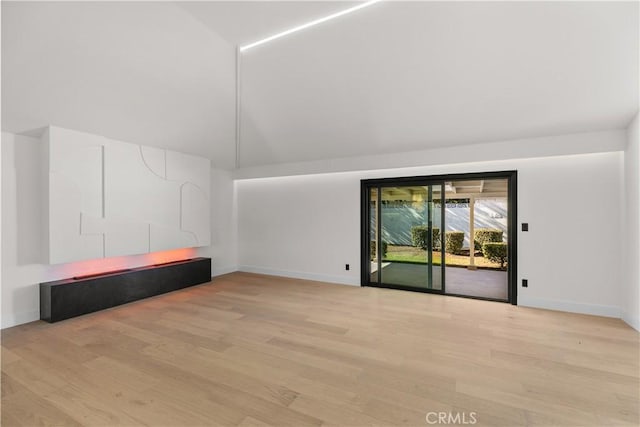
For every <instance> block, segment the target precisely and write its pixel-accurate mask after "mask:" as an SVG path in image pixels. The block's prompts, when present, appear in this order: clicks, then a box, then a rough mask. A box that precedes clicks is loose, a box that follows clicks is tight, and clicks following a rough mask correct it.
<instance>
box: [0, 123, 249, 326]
mask: <svg viewBox="0 0 640 427" xmlns="http://www.w3.org/2000/svg"><path fill="white" fill-rule="evenodd" d="M40 144H41V142H40V140H39V139H37V138H30V137H26V136H19V135H13V134H10V133H4V132H3V133H2V156H1V157H2V167H1V169H2V249H1V251H2V263H1V271H2V275H1V279H2V281H1V283H2V328H6V327H10V326H13V325H17V324H21V323H25V322H30V321H33V320H37V319H39V317H40V315H39V294H38V284H39V283H40V282H46V281H50V280H57V279H61V278H65V277H71V276H75V275H79V274H87V273H92V272H96V271H108V270H115V269H120V268H132V267H138V266H142V265H148V264H153V263H157V262H163V261H170V260H172V259H183V258H190V257H195V256H209V257H211V258H212V276H216V275H219V274H224V273H227V272H229V271H233V270H234V269H235V265H236V264H237V263H236V249H235V247H236V246H235V244H236V243H235V242H236V237H235V232H236V226H235V200H234V194H235V192H234V185H233V181H232V179H231V173H230V172H228V171H222V170H215V169H213V170H212V171H211V180H212V181H211V200H212V206H211V223H212V236H211V237H212V246H209V247H204V248H198V249H197V250H196V249H178V250H174V251H166V252H160V253H155V254H146V255H136V256H127V257H116V258H108V259H102V260H97V261H96V260H89V261H81V262H74V263H68V264H58V265H53V266H52V265H47V264H45V262H44V261H43V260H44V259H45V255H46V254H45V253H44V246H45V245H44V244H43V240H42V226H43V224H44V218H43V215H42V212H44V210H45V209H44V202H45V199H46V198H45V187H44V182H45V181H44V179H42V174H43V173H44V172H45V171H46V168H45V167H44V165H43V159H42V157H41V156H40V148H41V147H40Z"/></svg>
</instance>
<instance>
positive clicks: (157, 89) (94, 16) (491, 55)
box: [2, 1, 639, 167]
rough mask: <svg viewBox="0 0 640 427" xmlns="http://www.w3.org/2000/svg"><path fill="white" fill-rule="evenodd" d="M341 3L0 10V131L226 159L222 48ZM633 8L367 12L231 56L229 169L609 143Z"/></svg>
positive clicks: (474, 5) (632, 60) (631, 109)
mask: <svg viewBox="0 0 640 427" xmlns="http://www.w3.org/2000/svg"><path fill="white" fill-rule="evenodd" d="M352 4H354V3H347V2H290V1H287V2H179V3H176V4H172V3H155V2H142V3H130V2H117V3H111V4H107V3H88V2H73V3H52V2H44V3H19V4H15V3H10V2H2V109H3V111H2V128H3V130H7V131H11V132H24V131H28V130H30V129H34V128H38V127H42V126H45V125H47V124H54V125H58V126H64V127H69V128H73V129H78V130H84V131H87V132H93V133H98V134H103V135H106V136H109V137H112V138H117V139H122V140H125V141H130V142H138V143H143V144H148V145H154V146H160V147H167V148H172V149H178V150H180V151H185V152H190V153H194V154H201V155H206V156H208V157H210V158H212V159H213V161H214V164H216V165H218V166H221V167H232V166H233V162H234V156H235V154H234V153H235V147H234V135H235V134H234V129H235V115H234V114H235V98H234V95H235V94H234V91H235V81H234V78H235V69H234V67H235V63H234V49H235V45H236V44H245V43H248V42H252V41H255V40H257V39H260V38H263V37H265V36H268V35H272V34H274V33H277V32H279V31H282V30H284V29H287V28H290V27H292V26H295V25H299V24H301V23H304V22H307V21H309V20H312V19H316V18H318V17H321V16H324V15H326V14H329V13H333V12H335V11H338V10H342V9H344V8H346V7H349V6H351V5H352ZM638 28H639V27H638V3H637V2H627V3H614V2H533V3H525V2H490V3H484V2H406V3H405V2H402V3H400V2H381V3H378V4H375V5H373V6H371V7H369V8H366V9H363V10H360V11H358V12H355V13H353V14H350V15H348V16H343V17H340V18H338V19H336V20H334V21H331V22H327V23H324V24H321V25H319V26H316V27H313V28H310V29H307V30H304V31H302V32H300V33H296V34H293V35H290V36H287V37H285V38H282V39H279V40H277V41H274V42H272V43H269V44H265V45H262V46H259V47H256V48H255V49H252V50H250V51H248V52H246V53H244V54H243V74H242V89H243V90H242V107H243V109H242V123H243V127H242V144H241V165H242V166H254V165H261V164H268V163H280V162H290V161H302V160H317V159H328V158H334V157H345V156H356V155H362V154H379V153H387V152H398V151H409V150H416V149H426V148H430V147H437V146H444V145H456V144H458V145H459V144H471V143H477V142H486V141H495V140H505V139H511V138H524V137H532V136H540V135H552V134H563V133H572V132H584V131H590V130H602V129H615V128H618V129H619V128H623V127H625V126H626V125H627V123H628V122H629V121H630V119H631V118H632V115H633V114H634V113H635V112H636V111H637V110H638V73H639V70H638V49H639V45H638Z"/></svg>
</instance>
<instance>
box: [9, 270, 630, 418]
mask: <svg viewBox="0 0 640 427" xmlns="http://www.w3.org/2000/svg"><path fill="white" fill-rule="evenodd" d="M639 389H640V381H639V339H638V333H637V332H636V331H634V330H633V329H631V328H630V327H629V326H627V325H625V324H624V323H623V322H622V321H620V320H616V319H608V318H600V317H594V316H585V315H575V314H568V313H561V312H553V311H545V310H536V309H527V308H521V307H514V306H511V305H508V304H504V303H495V302H486V301H477V300H471V299H463V298H455V297H445V296H439V295H428V294H417V293H411V292H404V291H394V290H389V289H375V288H359V287H351V286H341V285H329V284H323V283H318V282H306V281H301V280H294V279H283V278H275V277H269V276H260V275H253V274H245V273H234V274H230V275H227V276H223V277H220V278H218V279H216V280H215V281H214V282H213V283H211V284H206V285H202V286H199V287H194V288H190V289H188V290H184V291H178V292H175V293H172V294H168V295H164V296H160V297H156V298H153V299H149V300H145V301H140V302H137V303H132V304H129V305H127V306H122V307H118V308H114V309H110V310H107V311H103V312H100V313H95V314H91V315H86V316H83V317H80V318H76V319H71V320H67V321H63V322H60V323H56V324H47V323H43V322H34V323H31V324H27V325H22V326H18V327H15V328H10V329H6V330H4V331H2V426H14V425H28V426H36V425H37V426H39V425H57V426H77V425H95V426H118V425H126V426H133V425H150V426H196V425H240V426H262V425H277V426H285V425H288V426H306V425H336V426H359V425H412V426H426V425H430V424H429V423H428V422H427V421H431V422H433V421H437V417H438V415H439V414H437V413H439V412H443V413H444V414H443V415H444V416H445V417H448V418H446V419H445V420H446V421H449V422H450V423H449V425H451V424H453V422H452V421H458V422H459V424H462V423H463V422H466V424H467V425H469V424H470V423H471V422H472V421H474V420H475V421H477V424H476V425H503V426H517V425H543V426H547V425H549V426H550V425H561V426H573V425H581V426H610V425H611V426H618V425H634V426H637V425H638V424H639V416H638V406H639V401H640V398H639ZM456 417H457V418H456ZM440 425H443V424H440Z"/></svg>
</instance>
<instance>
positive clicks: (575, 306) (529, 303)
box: [518, 295, 622, 318]
mask: <svg viewBox="0 0 640 427" xmlns="http://www.w3.org/2000/svg"><path fill="white" fill-rule="evenodd" d="M518 305H519V306H522V307H534V308H546V309H549V310H559V311H568V312H570V313H581V314H593V315H595V316H605V317H617V318H620V317H621V316H622V310H621V309H620V307H615V306H612V305H600V304H584V303H580V302H572V301H564V300H554V299H546V298H532V297H525V296H523V295H522V296H521V295H518Z"/></svg>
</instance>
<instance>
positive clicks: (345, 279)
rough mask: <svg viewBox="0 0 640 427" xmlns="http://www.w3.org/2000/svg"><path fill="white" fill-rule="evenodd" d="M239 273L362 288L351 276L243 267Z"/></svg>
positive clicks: (358, 280) (250, 266) (356, 279)
mask: <svg viewBox="0 0 640 427" xmlns="http://www.w3.org/2000/svg"><path fill="white" fill-rule="evenodd" d="M238 271H243V272H245V273H256V274H267V275H269V276H283V277H290V278H293V279H303V280H314V281H317V282H329V283H337V284H340V285H351V286H360V279H359V278H353V277H349V276H329V275H325V274H314V273H302V272H299V271H288V270H276V269H272V268H264V267H256V266H252V265H241V266H240V267H239V268H238Z"/></svg>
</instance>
